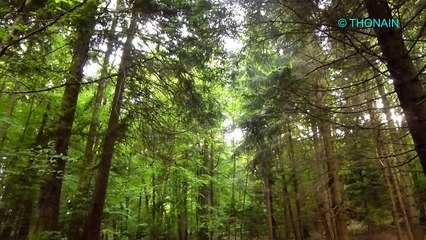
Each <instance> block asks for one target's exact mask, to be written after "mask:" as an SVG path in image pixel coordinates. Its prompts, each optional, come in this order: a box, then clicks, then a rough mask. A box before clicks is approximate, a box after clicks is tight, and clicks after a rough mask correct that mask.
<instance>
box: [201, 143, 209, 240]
mask: <svg viewBox="0 0 426 240" xmlns="http://www.w3.org/2000/svg"><path fill="white" fill-rule="evenodd" d="M202 156H203V165H202V166H201V168H200V176H204V177H206V176H208V174H209V167H210V161H211V159H210V154H209V145H208V142H207V140H206V141H204V145H203V150H202ZM209 185H210V184H208V183H203V184H202V185H201V187H200V190H199V196H198V204H199V211H198V212H199V214H198V215H199V221H200V226H199V230H198V239H199V240H209V239H210V236H209V228H208V221H209V215H210V186H209Z"/></svg>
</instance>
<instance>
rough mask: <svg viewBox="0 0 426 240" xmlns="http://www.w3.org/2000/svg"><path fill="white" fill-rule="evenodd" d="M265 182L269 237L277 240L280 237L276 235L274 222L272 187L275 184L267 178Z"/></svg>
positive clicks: (271, 239) (270, 239)
mask: <svg viewBox="0 0 426 240" xmlns="http://www.w3.org/2000/svg"><path fill="white" fill-rule="evenodd" d="M263 181H264V194H265V203H266V216H267V218H266V223H267V226H268V236H269V240H277V239H278V236H277V234H276V223H275V220H274V208H273V198H272V186H273V182H272V180H271V179H270V178H269V177H267V176H266V177H265V179H264V180H263Z"/></svg>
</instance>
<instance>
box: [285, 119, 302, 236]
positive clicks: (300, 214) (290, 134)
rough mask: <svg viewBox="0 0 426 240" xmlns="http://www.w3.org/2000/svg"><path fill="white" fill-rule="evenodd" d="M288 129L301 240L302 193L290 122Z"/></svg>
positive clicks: (292, 177) (292, 178)
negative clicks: (298, 179) (297, 173)
mask: <svg viewBox="0 0 426 240" xmlns="http://www.w3.org/2000/svg"><path fill="white" fill-rule="evenodd" d="M287 129H288V133H289V134H288V155H289V159H290V163H291V168H292V170H291V171H292V176H291V180H292V183H293V189H294V194H295V196H296V201H295V205H296V213H297V225H298V232H299V234H298V235H299V238H300V239H301V240H303V239H304V237H303V223H302V202H301V193H300V192H299V183H298V181H297V176H296V167H297V165H296V159H295V157H294V145H293V136H292V129H291V126H290V124H289V125H288V126H287Z"/></svg>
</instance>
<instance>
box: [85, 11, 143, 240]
mask: <svg viewBox="0 0 426 240" xmlns="http://www.w3.org/2000/svg"><path fill="white" fill-rule="evenodd" d="M136 6H137V5H136V4H135V3H134V5H133V7H132V18H131V21H130V24H129V27H128V29H127V34H126V42H125V43H124V46H123V56H122V60H121V63H120V68H119V70H118V71H119V74H118V76H117V83H116V87H115V91H114V98H113V101H112V105H111V113H110V116H109V120H108V128H107V130H106V135H105V139H104V141H103V146H102V154H101V160H100V163H99V170H98V175H97V178H96V182H95V190H94V192H93V197H92V203H91V205H90V211H89V216H88V218H87V221H86V222H87V227H86V228H85V233H84V237H83V238H84V239H87V240H96V239H100V237H101V235H100V233H101V222H102V214H103V211H104V204H105V196H106V190H107V186H108V177H109V173H110V168H111V162H112V157H113V154H114V149H115V143H116V140H117V138H118V136H119V133H120V132H121V131H123V130H124V129H123V128H122V127H120V126H122V125H121V124H120V122H119V119H120V112H121V106H122V104H123V94H124V86H125V84H124V83H125V81H126V79H127V78H128V72H129V67H130V64H131V62H132V52H131V51H132V48H133V44H132V41H133V39H134V37H135V34H136V31H137V23H138V19H139V14H138V8H137V7H136Z"/></svg>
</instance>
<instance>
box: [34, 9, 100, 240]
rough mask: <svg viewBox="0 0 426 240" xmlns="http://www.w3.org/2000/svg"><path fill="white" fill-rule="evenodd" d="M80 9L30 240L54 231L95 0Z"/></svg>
mask: <svg viewBox="0 0 426 240" xmlns="http://www.w3.org/2000/svg"><path fill="white" fill-rule="evenodd" d="M81 10H82V11H84V15H85V16H86V21H85V22H84V26H79V28H78V30H77V33H78V37H77V39H76V41H75V45H74V55H73V59H72V63H71V66H70V68H69V69H68V77H67V85H66V87H65V91H64V94H63V97H62V104H61V110H60V117H59V120H58V122H57V132H56V143H55V153H56V155H57V156H55V157H51V159H50V160H49V161H50V164H49V169H48V172H47V173H46V176H45V179H44V183H43V184H42V187H41V191H40V198H39V201H38V204H37V207H36V210H35V214H34V217H33V219H32V222H31V230H30V233H29V239H30V240H33V239H34V240H38V239H40V238H41V235H42V233H43V232H44V231H49V230H53V231H54V230H57V225H58V217H59V202H60V196H61V188H62V178H63V174H64V170H65V164H66V160H65V159H64V158H63V157H61V156H67V154H68V147H69V142H70V138H71V129H72V125H73V122H74V115H75V111H76V107H77V99H78V94H79V92H80V85H81V80H82V78H83V67H84V65H85V63H86V60H87V57H88V52H89V44H90V39H91V36H92V33H93V30H94V26H95V16H96V10H97V1H88V2H87V3H86V5H85V6H84V7H83V9H81Z"/></svg>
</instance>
